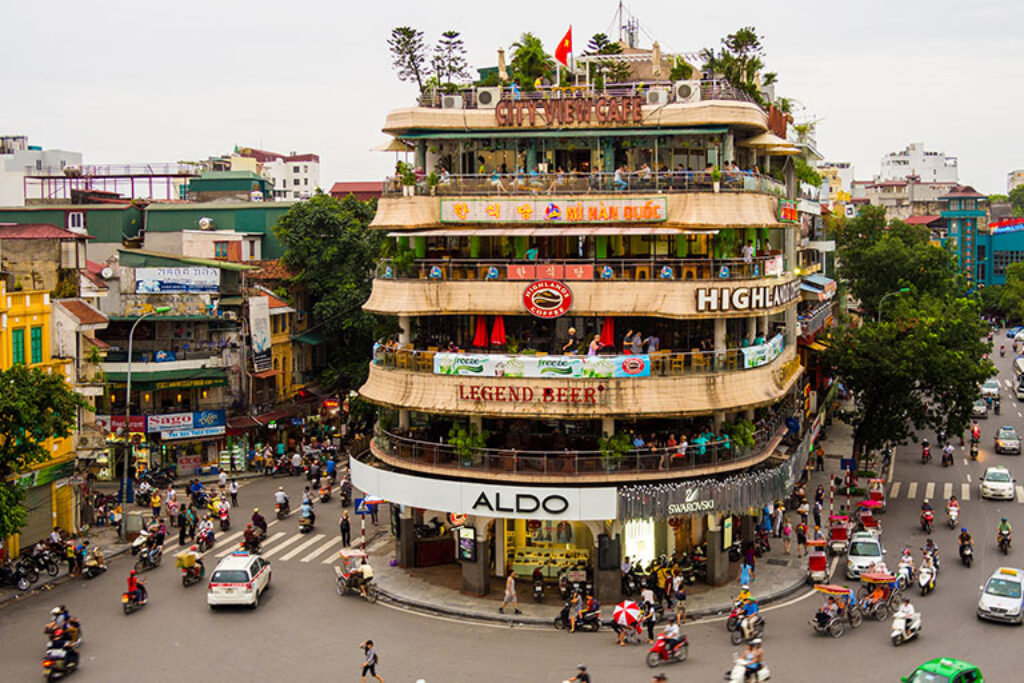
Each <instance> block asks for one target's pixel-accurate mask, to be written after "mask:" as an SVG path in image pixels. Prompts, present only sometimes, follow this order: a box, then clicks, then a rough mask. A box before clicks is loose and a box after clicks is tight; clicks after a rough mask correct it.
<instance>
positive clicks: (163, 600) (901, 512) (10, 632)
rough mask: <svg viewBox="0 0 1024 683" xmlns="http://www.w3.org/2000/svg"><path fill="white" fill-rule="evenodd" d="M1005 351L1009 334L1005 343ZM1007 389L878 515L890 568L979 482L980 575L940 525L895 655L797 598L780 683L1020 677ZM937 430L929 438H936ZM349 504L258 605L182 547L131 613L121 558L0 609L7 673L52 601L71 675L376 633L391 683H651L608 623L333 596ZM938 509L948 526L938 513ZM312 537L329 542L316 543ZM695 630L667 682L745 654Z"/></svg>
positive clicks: (320, 657) (882, 634) (295, 485)
mask: <svg viewBox="0 0 1024 683" xmlns="http://www.w3.org/2000/svg"><path fill="white" fill-rule="evenodd" d="M998 345H999V340H997V342H996V348H997V349H998ZM1008 356H1009V354H1008ZM1010 362H1011V360H1010V358H1009V357H1008V358H1006V359H999V358H998V357H997V358H996V363H997V364H998V365H999V367H1000V370H1001V379H1006V378H1009V377H1010V370H1009V364H1010ZM1003 388H1004V391H1003V407H1004V410H1003V414H1002V415H1001V416H998V417H991V418H989V419H988V420H984V421H982V431H983V435H982V445H983V446H984V448H983V449H982V454H981V458H980V459H979V461H978V462H968V463H967V464H965V462H964V459H963V457H958V458H957V460H956V464H955V466H954V467H953V468H946V469H944V468H942V467H940V466H939V462H938V458H936V459H935V460H934V461H933V462H932V463H931V464H929V465H921V464H920V462H919V452H920V451H919V447H918V446H916V445H910V446H907V447H904V448H902V449H899V450H898V452H897V457H896V464H895V476H894V481H895V482H899V483H900V485H899V492H898V495H896V496H894V497H892V498H890V500H889V511H888V512H887V513H886V514H885V515H883V516H882V517H881V520H882V525H883V529H884V533H883V536H882V539H883V542H884V544H885V546H886V548H887V550H888V555H887V559H889V560H890V565H895V563H896V561H897V560H898V555H899V552H900V551H901V550H902V548H903V547H904V545H907V546H909V547H911V548H913V549H915V551H917V549H919V548H920V547H921V546H922V545H923V543H924V540H925V535H924V533H923V532H922V531H921V529H920V527H919V526H918V511H919V508H920V502H921V500H922V498H923V496H924V494H925V493H926V492H927V490H928V485H929V484H934V487H933V488H934V491H935V493H934V494H933V495H932V498H933V503H935V505H936V507H937V508H941V506H942V504H941V501H940V500H939V499H941V498H942V494H943V492H944V489H945V484H946V483H949V484H951V485H952V488H953V489H954V490H955V491H956V492H957V493H958V495H959V493H960V484H963V483H966V484H968V488H969V491H970V500H968V501H965V502H964V503H963V505H962V522H963V523H964V524H965V525H966V526H967V527H968V528H969V529H970V530H971V531H972V533H973V534H974V536H975V539H976V545H975V552H976V559H977V561H976V563H975V565H974V566H973V567H972V568H971V569H966V568H964V567H963V566H962V565H961V564H960V563H959V561H957V557H956V552H955V537H956V534H957V532H958V531H959V529H957V530H956V531H953V530H950V529H949V528H948V527H946V526H945V525H944V524H942V525H940V526H938V527H936V529H935V530H934V531H933V538H935V540H936V541H937V543H938V545H939V548H940V551H941V552H942V557H943V564H942V566H943V568H942V572H941V573H940V574H939V577H938V586H937V589H936V591H935V592H934V593H933V594H931V595H929V596H926V597H920V596H919V595H917V594H916V592H914V593H912V599H913V601H914V603H915V605H916V606H917V608H918V609H919V611H921V612H922V613H923V618H924V631H923V633H922V635H921V637H920V638H919V639H917V640H916V641H912V642H910V643H907V644H905V645H903V646H901V647H899V648H894V647H893V646H892V645H891V643H890V642H889V638H888V636H889V622H888V621H886V622H883V623H878V622H875V621H873V620H866V621H865V623H864V625H862V626H861V627H860V628H859V629H857V630H855V631H848V632H847V634H846V635H844V636H843V637H842V638H840V639H832V638H830V637H826V636H820V635H817V634H815V633H814V631H813V629H812V628H811V627H810V626H809V625H808V620H809V619H810V617H811V615H812V614H813V612H814V611H815V609H817V607H818V605H819V604H820V602H821V596H820V595H819V594H816V593H813V592H800V593H797V594H796V595H794V596H793V597H792V598H790V599H789V600H787V601H785V602H784V603H780V604H778V605H775V606H772V607H768V608H766V610H765V616H766V618H767V635H766V640H765V648H766V655H767V663H768V665H769V667H770V668H771V670H772V672H773V677H772V680H777V681H815V682H818V681H897V680H899V676H900V675H905V674H907V673H909V672H910V671H911V670H913V668H914V667H915V666H916V665H917V664H919V663H920V662H922V661H925V660H927V659H931V658H933V657H938V656H952V657H958V658H963V659H967V660H969V661H972V662H974V663H976V664H978V665H979V666H981V668H982V671H983V672H984V674H985V678H986V681H995V682H997V683H998V682H999V681H1016V680H1020V673H1019V669H1018V668H1017V667H1018V664H1017V663H1016V662H1017V660H1016V657H1015V656H1014V655H1013V653H1014V652H1015V651H1016V650H1015V648H1016V647H1018V646H1019V643H1020V639H1021V637H1022V635H1024V632H1022V630H1021V629H1020V628H1019V627H1016V626H1005V625H1000V624H991V623H987V622H981V621H979V620H977V619H976V617H975V611H974V608H975V604H976V602H977V598H978V594H979V586H980V585H981V583H983V581H984V579H985V578H986V577H987V576H988V574H989V573H990V572H991V571H992V570H993V569H995V568H996V567H998V566H1000V565H1017V566H1024V548H1020V547H1018V548H1016V549H1014V550H1012V551H1011V553H1010V555H1009V556H1008V557H1003V556H1002V555H1001V554H999V552H998V549H997V548H996V545H995V531H994V530H995V526H996V523H997V522H998V520H999V517H1000V516H1002V515H1004V514H1005V515H1006V516H1007V517H1009V519H1010V521H1011V523H1013V524H1014V526H1016V527H1018V528H1024V514H1022V513H1024V504H1022V502H1021V500H1022V499H1024V496H1021V497H1020V498H1018V499H1015V500H1014V501H1012V502H992V501H981V500H979V497H978V493H977V481H978V478H979V476H980V475H981V473H982V472H983V470H984V468H985V467H986V466H988V465H990V464H992V463H1002V464H1007V465H1008V466H1009V467H1010V468H1011V471H1012V472H1013V473H1014V474H1015V475H1020V476H1021V480H1022V481H1024V465H1022V462H1024V461H1022V459H1021V458H1019V457H1016V456H1006V455H1000V456H996V455H994V454H993V453H992V451H991V442H992V436H993V434H994V432H995V430H996V429H997V428H998V426H999V425H1001V424H1013V425H1016V426H1017V428H1018V429H1020V430H1021V431H1024V419H1022V418H1021V415H1020V413H1021V412H1024V407H1022V406H1021V405H1018V403H1017V401H1016V400H1015V399H1014V398H1012V393H1011V392H1010V391H1009V390H1008V389H1007V388H1006V386H1005V384H1004V387H1003ZM928 436H929V438H930V439H931V440H932V441H933V442H934V435H928ZM968 477H970V478H969V479H968ZM281 483H283V484H284V485H285V486H286V488H287V489H288V490H289V491H290V493H291V495H292V498H293V500H294V499H296V498H299V497H300V496H299V494H300V491H301V484H300V482H299V480H298V479H289V480H287V481H285V480H281V481H275V482H269V481H265V480H256V481H254V482H252V483H250V484H249V485H247V486H245V487H244V488H243V489H242V493H241V496H240V498H241V503H242V506H241V509H240V510H239V511H238V513H236V519H235V526H234V527H233V532H237V531H239V530H240V528H241V527H240V526H239V520H240V519H241V518H242V514H243V511H245V512H249V513H251V508H252V506H253V504H258V505H259V506H260V507H261V509H263V510H264V511H266V510H268V509H269V510H272V509H273V503H272V491H273V490H274V489H275V488H276V486H277V485H278V484H281ZM911 483H916V484H917V486H916V487H915V488H916V495H915V497H914V498H911V497H909V491H910V488H911V487H910V484H911ZM338 510H339V505H338V503H337V500H336V499H335V500H334V501H332V502H331V503H328V504H325V505H321V506H318V519H317V529H316V530H315V532H314V534H313V535H311V536H306V537H300V538H298V539H296V540H292V538H293V537H297V536H299V534H298V531H297V528H296V527H297V522H296V520H295V519H294V516H293V517H292V518H291V519H288V520H283V521H281V522H278V523H276V524H275V525H274V526H272V527H271V529H270V534H271V536H272V537H273V536H274V534H276V533H281V532H283V533H284V535H283V536H280V537H278V540H277V541H275V542H273V543H270V544H268V545H267V550H268V551H270V550H272V549H273V548H274V546H275V544H276V545H279V546H281V549H280V550H278V551H277V552H276V553H274V554H273V555H271V557H270V562H271V565H272V568H273V584H272V588H271V589H270V590H269V591H268V592H267V593H266V594H265V596H264V597H263V599H262V600H261V604H260V606H259V608H258V609H257V610H255V611H252V610H249V609H247V608H238V609H233V608H232V609H222V610H219V611H216V612H214V611H211V610H210V609H209V608H208V607H207V606H206V604H205V589H204V585H203V584H198V585H196V586H193V587H191V588H188V589H186V588H183V587H182V585H181V581H180V576H179V574H178V572H177V570H175V568H174V561H173V554H174V552H176V549H171V550H169V551H168V553H167V558H166V560H165V562H164V564H163V565H162V566H161V567H159V568H158V569H156V570H154V571H152V572H149V573H148V575H147V578H148V586H149V589H150V596H151V597H150V602H149V604H148V605H147V606H146V607H145V608H143V609H142V610H141V611H139V612H137V613H135V614H132V615H131V616H125V615H124V614H123V613H122V611H121V607H120V594H121V592H122V590H123V589H124V585H125V577H126V575H127V572H128V569H129V568H130V563H129V561H128V557H127V556H123V557H121V558H117V559H115V560H113V561H112V563H111V570H110V571H108V572H107V573H106V574H104V575H103V576H101V577H99V578H97V579H95V580H93V581H89V582H84V581H71V582H68V583H66V584H64V585H61V586H59V587H57V588H56V589H54V590H53V591H52V592H50V593H46V594H42V595H37V596H33V597H29V598H27V599H25V600H22V601H19V602H17V603H14V604H11V605H9V606H7V607H5V608H3V609H2V610H0V642H2V643H3V645H4V647H3V648H2V650H0V672H2V676H3V679H4V680H5V681H29V680H38V678H39V676H40V674H41V667H40V665H39V664H40V661H41V655H42V647H43V645H44V639H43V635H42V632H41V630H42V626H43V624H44V623H45V622H46V621H47V619H48V612H49V609H50V608H51V607H52V606H53V605H55V604H57V603H64V604H66V605H68V607H69V608H70V609H71V611H72V612H73V613H74V614H76V615H77V616H79V617H80V618H81V619H82V620H83V624H84V631H85V643H84V645H83V647H82V650H81V654H82V659H83V665H82V669H81V670H80V671H79V672H78V673H76V674H75V675H74V676H73V679H72V680H80V681H83V682H85V681H122V680H129V679H140V680H146V681H182V680H194V679H200V677H203V678H210V677H217V676H220V677H223V676H231V677H232V679H233V680H240V681H271V680H277V679H281V680H294V679H295V678H297V677H299V676H303V677H306V676H326V677H330V679H331V680H342V681H356V680H358V673H359V671H358V669H359V664H360V662H361V651H360V650H359V648H358V644H359V643H360V642H361V641H362V640H364V639H366V638H373V639H374V641H375V642H376V643H377V648H378V652H379V653H380V657H381V666H380V672H381V673H382V675H383V677H384V679H385V680H386V681H389V683H391V682H393V681H403V682H406V681H407V682H410V683H411V682H412V681H416V680H417V679H423V680H425V681H426V683H438V682H441V681H445V682H461V681H476V680H486V681H489V682H490V681H502V682H503V681H508V682H517V683H518V682H524V681H530V682H532V681H538V682H541V681H553V682H557V681H562V680H564V679H566V678H568V677H569V676H571V675H573V674H574V669H575V666H576V664H577V663H580V662H584V663H586V664H587V666H588V667H589V669H590V672H591V674H592V678H593V680H594V681H595V682H598V683H604V682H606V681H615V682H616V683H618V682H632V681H636V682H638V683H646V682H647V681H650V676H651V671H650V670H649V669H647V667H646V666H645V665H644V664H643V658H644V654H645V652H646V648H644V647H641V646H633V647H628V648H620V647H616V646H615V645H614V639H613V635H612V634H611V632H610V631H604V630H602V631H601V632H598V633H596V634H574V635H569V634H567V633H564V632H557V631H554V630H553V629H546V628H523V627H514V628H510V627H508V626H501V625H496V624H483V623H472V622H467V621H465V620H458V619H449V618H443V617H437V616H430V615H423V614H418V613H412V612H408V611H406V610H403V609H400V608H397V607H395V606H390V605H385V604H383V603H379V604H377V605H369V604H367V603H365V602H363V601H362V600H360V599H357V598H339V597H338V596H337V595H336V594H335V593H334V590H333V587H334V573H333V570H332V568H331V561H330V558H331V555H332V554H333V553H334V551H335V550H336V549H337V544H335V545H333V546H330V547H328V548H326V549H325V550H323V551H322V552H321V553H319V554H317V555H315V556H314V557H310V555H311V554H313V553H314V552H315V551H316V550H318V549H319V548H320V547H321V546H323V545H324V544H326V543H329V542H330V541H332V540H333V539H335V538H336V537H337V526H336V523H335V522H336V520H337V515H338ZM246 516H247V515H246ZM939 517H940V520H939V521H941V514H940V515H939ZM381 519H382V520H385V519H386V515H383V514H382V515H381ZM356 528H357V529H358V524H357V525H356ZM371 529H372V526H371ZM233 532H229V535H230V534H231V533H233ZM317 534H323V535H324V537H323V538H322V539H318V540H317V541H315V542H313V541H312V539H313V538H316V535H317ZM172 540H173V539H172ZM286 543H287V545H286ZM307 543H308V544H309V545H306V544H307ZM227 548H228V546H227V539H225V540H224V541H223V542H222V541H218V546H217V547H215V548H214V549H213V550H212V551H211V552H210V554H209V556H208V558H207V567H208V569H209V568H211V567H212V565H213V564H214V563H215V560H216V556H217V555H218V554H220V553H222V552H224V551H225V550H227ZM918 554H919V552H918ZM307 558H308V561H304V560H307ZM325 559H326V560H327V562H326V563H325V562H324V560H325ZM840 569H841V567H840ZM840 582H842V581H840ZM684 632H685V633H686V634H687V635H688V636H689V638H690V642H691V645H690V659H689V661H687V662H685V663H682V664H674V665H670V666H668V667H665V668H664V671H665V673H666V674H667V675H668V678H669V681H682V680H687V681H711V680H721V677H722V673H723V671H724V670H725V669H726V668H727V666H728V665H729V664H730V661H731V660H730V655H731V653H733V652H735V651H736V650H737V648H735V647H733V646H732V645H730V644H729V641H728V638H727V634H726V631H725V627H724V624H723V623H722V621H720V620H705V621H702V622H698V623H695V624H692V625H687V626H686V627H685V628H684Z"/></svg>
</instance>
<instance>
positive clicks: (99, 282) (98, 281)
mask: <svg viewBox="0 0 1024 683" xmlns="http://www.w3.org/2000/svg"><path fill="white" fill-rule="evenodd" d="M79 272H81V273H82V277H84V278H85V279H86V280H88V281H89V282H91V283H92V284H93V285H94V286H96V287H98V288H100V289H110V285H108V284H107V283H106V282H104V281H103V278H102V277H100V276H99V275H97V274H96V273H94V272H92V271H91V270H82V271H79Z"/></svg>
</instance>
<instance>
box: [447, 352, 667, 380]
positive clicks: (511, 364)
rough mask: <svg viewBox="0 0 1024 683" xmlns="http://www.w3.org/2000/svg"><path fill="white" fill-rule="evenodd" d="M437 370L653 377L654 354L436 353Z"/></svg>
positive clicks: (498, 374) (570, 376) (554, 376)
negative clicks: (543, 354)
mask: <svg viewBox="0 0 1024 683" xmlns="http://www.w3.org/2000/svg"><path fill="white" fill-rule="evenodd" d="M434 374H435V375H459V376H465V377H513V378H516V379H519V378H530V379H612V378H619V379H628V378H633V377H650V376H651V357H650V356H648V355H638V356H529V355H525V356H519V355H516V356H512V355H505V354H500V353H488V354H470V353H436V354H434Z"/></svg>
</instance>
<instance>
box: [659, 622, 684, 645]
mask: <svg viewBox="0 0 1024 683" xmlns="http://www.w3.org/2000/svg"><path fill="white" fill-rule="evenodd" d="M661 635H662V636H664V638H665V646H666V647H667V648H668V651H669V652H671V653H672V654H675V651H676V648H677V647H679V643H680V642H681V641H682V639H681V638H680V633H679V624H678V623H677V622H676V618H675V617H669V618H668V626H666V627H665V630H664V631H662V632H661Z"/></svg>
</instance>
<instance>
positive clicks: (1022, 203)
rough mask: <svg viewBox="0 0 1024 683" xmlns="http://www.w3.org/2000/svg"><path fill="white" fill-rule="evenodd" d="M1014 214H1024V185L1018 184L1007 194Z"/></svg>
mask: <svg viewBox="0 0 1024 683" xmlns="http://www.w3.org/2000/svg"><path fill="white" fill-rule="evenodd" d="M1007 197H1008V198H1009V200H1010V204H1011V205H1012V206H1013V214H1014V215H1015V216H1024V185H1018V186H1017V187H1015V188H1013V189H1012V190H1010V194H1008V195H1007Z"/></svg>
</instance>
